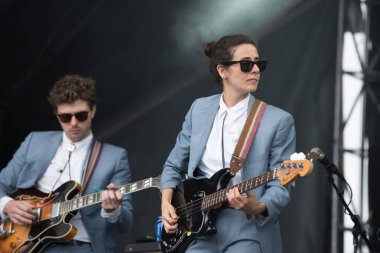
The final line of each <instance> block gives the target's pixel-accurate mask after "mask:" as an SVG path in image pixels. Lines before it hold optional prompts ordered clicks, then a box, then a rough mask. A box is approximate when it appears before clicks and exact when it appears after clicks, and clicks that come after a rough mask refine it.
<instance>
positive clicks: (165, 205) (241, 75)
mask: <svg viewBox="0 0 380 253" xmlns="http://www.w3.org/2000/svg"><path fill="white" fill-rule="evenodd" d="M204 53H205V54H206V55H207V56H208V57H209V58H210V64H209V70H210V72H211V74H212V75H213V76H214V77H215V79H216V81H217V82H218V83H219V84H220V85H221V87H222V89H223V93H222V94H219V95H214V96H210V97H206V98H200V99H197V100H195V102H194V103H193V104H192V106H191V108H190V110H189V111H188V113H187V115H186V118H185V121H184V123H183V125H182V130H181V132H180V133H179V135H178V137H177V142H176V144H175V146H174V148H173V150H172V151H171V153H170V155H169V157H168V158H167V160H166V163H165V165H164V169H163V173H162V177H161V191H162V202H161V209H162V222H163V225H164V228H165V231H166V233H167V234H174V233H175V232H176V231H177V229H178V220H179V216H180V215H183V213H182V214H179V213H177V212H176V211H177V210H176V209H175V208H174V207H173V205H172V201H173V194H174V189H176V188H177V187H178V186H179V185H180V184H181V180H182V179H183V176H184V174H187V175H188V176H189V177H190V178H196V179H198V178H199V179H201V178H210V177H211V176H212V175H213V174H215V173H217V172H218V171H219V170H220V169H222V168H230V160H231V157H232V154H233V152H234V149H235V146H236V144H237V142H238V139H239V136H240V133H241V131H242V129H243V126H244V123H245V121H246V119H247V116H248V114H249V111H250V109H251V106H252V104H253V103H254V101H255V97H253V96H252V95H251V94H250V93H251V92H254V91H256V89H257V86H258V84H259V79H260V74H261V72H262V71H263V70H264V69H265V67H266V61H264V60H262V59H260V57H259V54H258V51H257V48H256V45H255V43H254V42H253V41H252V40H251V39H250V38H249V37H247V36H245V35H241V34H236V35H229V36H224V37H222V38H221V39H220V40H218V41H217V42H214V41H212V42H209V43H207V44H205V45H204ZM294 151H295V128H294V122H293V117H292V116H291V115H290V114H289V113H287V112H285V111H284V110H281V109H279V108H277V107H274V106H271V105H268V106H267V107H266V109H265V111H264V114H263V116H262V119H261V121H260V125H259V127H258V129H257V132H256V135H255V138H254V140H253V143H252V146H251V148H250V150H249V152H248V155H247V157H246V160H245V163H244V166H243V168H242V169H241V170H240V171H239V172H238V173H237V174H236V175H235V177H234V178H232V182H230V186H233V185H236V184H238V183H240V182H242V181H246V180H248V179H251V178H254V177H256V176H258V175H261V174H264V173H266V172H268V171H270V170H273V169H274V168H277V167H279V166H280V164H281V162H283V161H284V160H288V159H290V156H291V154H292V153H294ZM292 186H293V185H291V186H289V187H284V186H282V185H281V184H280V182H279V181H278V180H273V181H270V182H269V183H267V184H266V185H263V186H260V187H258V188H256V189H255V190H253V191H248V192H247V194H246V195H244V194H241V193H240V192H239V190H238V188H237V187H234V188H232V189H231V190H230V191H228V192H227V200H228V204H229V207H230V208H222V209H220V210H219V211H218V213H217V216H216V221H215V226H216V229H217V231H216V233H214V234H211V235H202V236H198V237H196V238H195V240H193V241H192V242H191V243H190V245H189V246H188V247H187V250H186V252H187V253H189V252H191V253H206V252H207V253H210V252H211V253H219V252H228V253H235V252H239V253H253V252H255V253H259V252H263V253H281V252H282V245H281V234H280V226H279V222H278V218H279V215H280V213H281V211H282V210H283V209H284V208H285V206H286V205H287V204H288V202H289V199H290V188H291V187H292ZM185 194H186V189H185ZM189 206H190V205H189ZM193 206H195V203H194V204H193V205H192V206H191V207H193ZM188 235H190V234H188ZM188 235H186V236H188Z"/></svg>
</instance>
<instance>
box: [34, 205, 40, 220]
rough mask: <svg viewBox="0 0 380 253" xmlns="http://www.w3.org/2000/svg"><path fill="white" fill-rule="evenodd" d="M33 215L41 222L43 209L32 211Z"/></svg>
mask: <svg viewBox="0 0 380 253" xmlns="http://www.w3.org/2000/svg"><path fill="white" fill-rule="evenodd" d="M32 213H33V214H35V215H36V216H37V221H40V219H41V208H34V209H33V210H32Z"/></svg>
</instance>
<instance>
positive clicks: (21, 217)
mask: <svg viewBox="0 0 380 253" xmlns="http://www.w3.org/2000/svg"><path fill="white" fill-rule="evenodd" d="M4 213H6V214H7V215H8V216H9V219H10V220H11V221H12V222H14V223H15V224H17V225H21V226H24V225H30V224H32V223H33V221H35V220H36V219H37V217H36V214H34V213H33V209H32V206H30V205H29V204H28V203H27V202H25V201H21V200H10V201H9V202H8V203H7V204H6V205H5V207H4Z"/></svg>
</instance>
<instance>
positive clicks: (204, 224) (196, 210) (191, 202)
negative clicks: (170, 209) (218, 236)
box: [161, 160, 313, 253]
mask: <svg viewBox="0 0 380 253" xmlns="http://www.w3.org/2000/svg"><path fill="white" fill-rule="evenodd" d="M312 170H313V163H312V161H310V160H286V161H284V162H283V163H282V164H281V167H279V168H275V169H274V170H271V171H269V172H267V173H264V174H262V175H260V176H257V177H255V178H252V179H249V180H247V181H245V182H241V183H239V184H237V185H234V186H232V187H229V188H226V187H227V185H228V183H229V181H230V179H231V178H232V177H233V176H232V175H231V173H230V171H229V169H222V170H220V171H218V172H217V173H215V174H214V175H213V176H212V177H211V178H210V179H200V180H199V179H198V180H197V179H188V180H185V181H184V182H183V186H184V191H183V193H182V192H181V191H178V190H175V191H174V195H173V199H172V205H173V206H174V208H175V209H176V213H177V215H178V217H179V220H178V229H177V231H176V232H175V233H174V234H167V233H166V231H165V229H164V228H162V236H161V250H162V252H164V253H182V252H185V250H186V248H187V247H188V245H189V244H190V243H191V242H192V241H193V240H194V239H195V237H197V236H201V235H206V234H212V233H215V232H216V228H215V226H214V222H215V219H216V212H217V209H219V208H222V207H224V206H225V204H226V203H227V202H228V200H227V196H226V193H227V192H228V191H229V189H231V188H234V187H238V189H239V191H240V193H245V192H247V191H249V190H252V189H255V188H257V187H259V186H261V185H264V184H266V183H268V182H270V181H272V180H275V179H278V180H279V181H280V183H281V185H284V186H285V185H288V184H290V183H291V182H293V181H294V180H295V179H296V178H297V177H298V176H301V177H304V176H306V175H308V174H310V173H311V171H312Z"/></svg>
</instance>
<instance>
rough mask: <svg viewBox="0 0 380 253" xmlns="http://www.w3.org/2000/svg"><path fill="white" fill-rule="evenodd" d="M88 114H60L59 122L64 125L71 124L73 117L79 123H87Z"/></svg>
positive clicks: (84, 112)
mask: <svg viewBox="0 0 380 253" xmlns="http://www.w3.org/2000/svg"><path fill="white" fill-rule="evenodd" d="M88 113H89V112H86V111H83V112H77V113H74V114H71V113H60V114H57V116H58V119H59V121H61V122H62V123H69V122H71V119H72V117H73V116H74V117H75V118H76V119H77V120H78V121H86V120H87V118H88Z"/></svg>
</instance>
